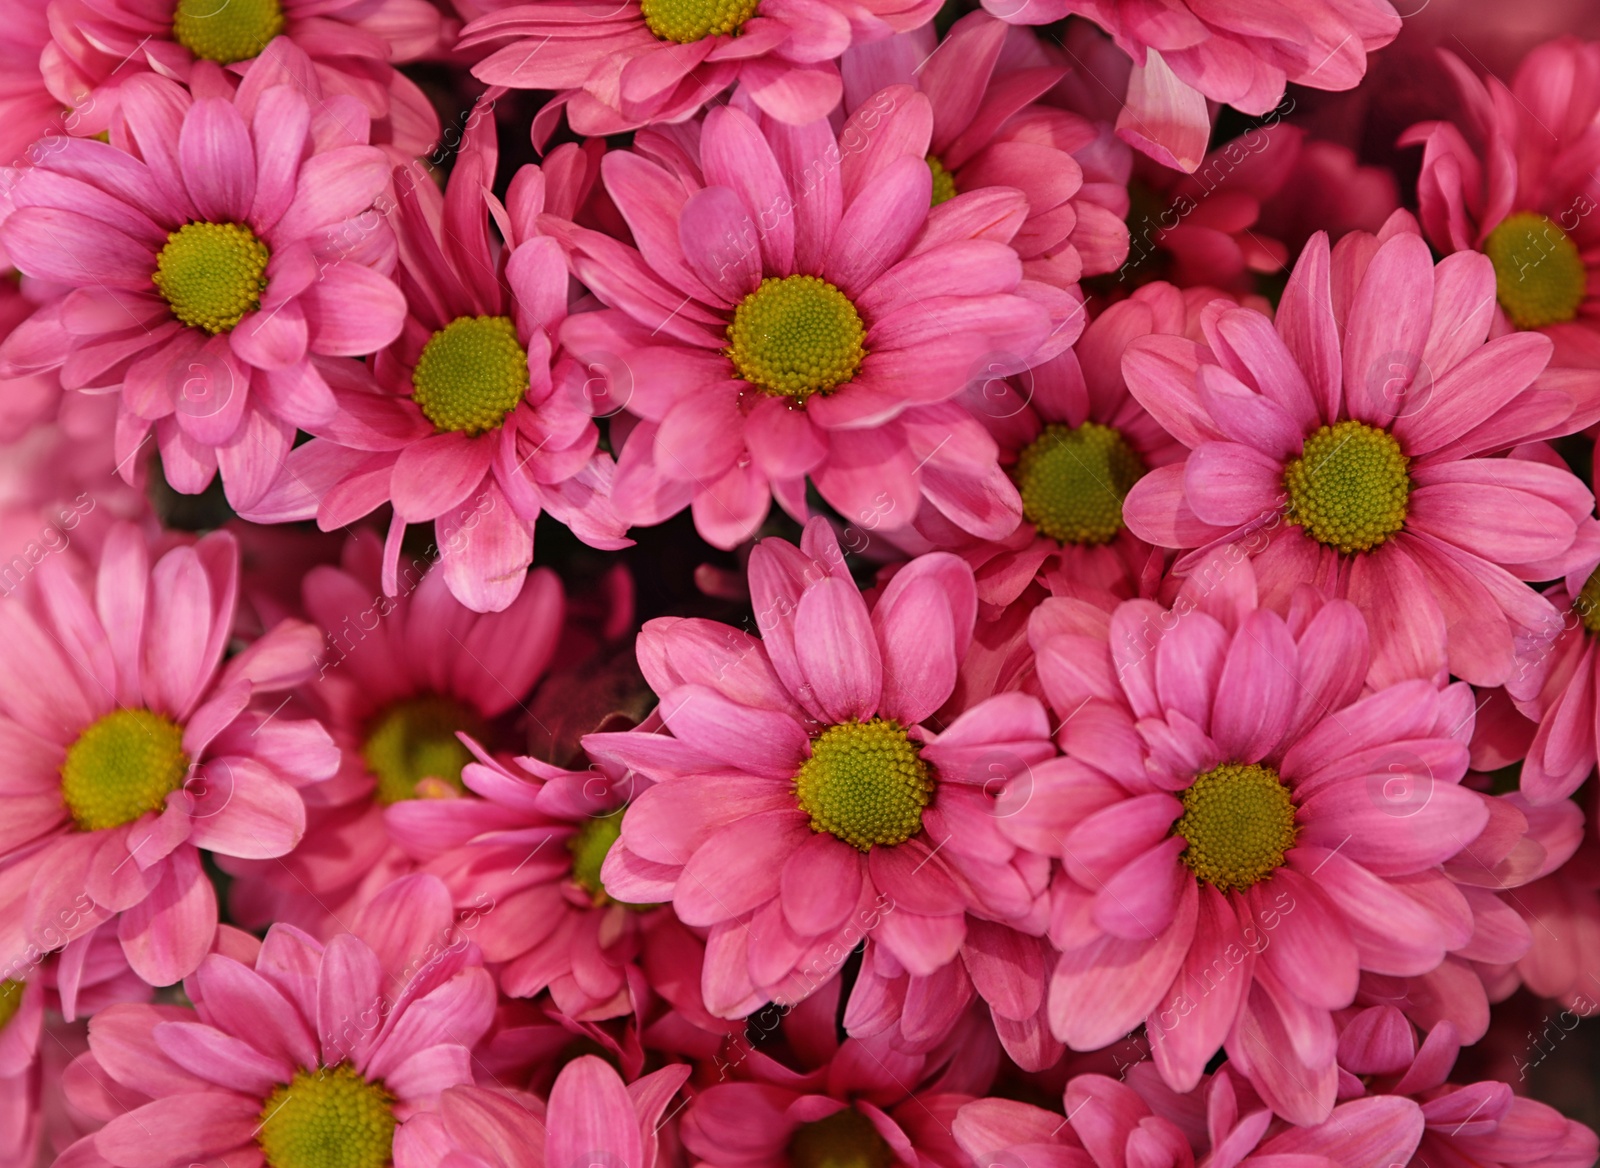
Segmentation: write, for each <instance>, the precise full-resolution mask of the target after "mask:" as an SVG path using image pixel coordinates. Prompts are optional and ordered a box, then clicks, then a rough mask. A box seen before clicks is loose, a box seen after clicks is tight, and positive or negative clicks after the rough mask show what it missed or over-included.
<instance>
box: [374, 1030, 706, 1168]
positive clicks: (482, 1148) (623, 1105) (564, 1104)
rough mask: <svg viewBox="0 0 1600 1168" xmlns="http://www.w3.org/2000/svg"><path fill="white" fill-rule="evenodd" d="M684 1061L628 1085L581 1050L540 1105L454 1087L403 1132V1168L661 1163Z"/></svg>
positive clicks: (398, 1150)
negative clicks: (665, 1134)
mask: <svg viewBox="0 0 1600 1168" xmlns="http://www.w3.org/2000/svg"><path fill="white" fill-rule="evenodd" d="M689 1072H690V1068H689V1067H688V1066H685V1065H683V1064H674V1065H672V1066H666V1067H662V1068H661V1069H660V1070H659V1071H653V1072H651V1073H650V1074H648V1075H643V1076H640V1077H639V1078H637V1079H635V1080H634V1081H633V1082H631V1083H624V1082H623V1080H622V1077H621V1076H620V1075H618V1074H617V1072H616V1071H615V1070H613V1069H612V1068H611V1066H610V1065H609V1064H608V1063H606V1062H605V1060H603V1059H600V1058H596V1057H595V1056H594V1055H592V1054H586V1055H581V1056H579V1057H578V1058H575V1059H573V1060H572V1061H571V1062H569V1063H568V1064H567V1065H566V1066H564V1067H562V1068H561V1073H560V1074H559V1075H557V1076H556V1081H555V1084H554V1085H553V1086H552V1087H551V1089H550V1099H549V1101H548V1102H547V1103H542V1104H541V1103H540V1102H539V1101H538V1100H537V1099H534V1098H533V1097H531V1096H527V1095H524V1094H522V1093H520V1092H512V1091H507V1090H503V1089H501V1090H489V1089H487V1088H484V1087H451V1088H450V1089H449V1090H448V1091H446V1092H444V1094H443V1095H442V1096H440V1099H439V1107H438V1109H437V1110H436V1111H433V1112H429V1113H428V1114H426V1115H419V1116H417V1117H416V1118H415V1119H413V1120H412V1121H411V1122H410V1123H407V1124H406V1125H405V1126H404V1127H402V1128H401V1129H400V1131H399V1132H398V1133H397V1134H396V1137H395V1147H394V1162H395V1168H436V1166H437V1165H440V1164H451V1165H473V1166H474V1168H572V1166H575V1165H580V1164H602V1165H605V1166H606V1168H656V1165H657V1164H658V1163H659V1161H658V1159H657V1153H658V1150H659V1149H661V1146H662V1143H663V1131H662V1129H663V1128H665V1127H667V1126H668V1125H669V1124H674V1123H675V1121H674V1116H675V1115H676V1114H677V1110H678V1109H676V1108H674V1109H673V1110H672V1111H671V1112H669V1111H668V1110H667V1108H668V1105H669V1104H670V1103H671V1102H672V1100H673V1097H674V1096H676V1095H677V1093H678V1088H679V1087H681V1086H682V1085H683V1081H684V1080H685V1079H687V1078H688V1077H689Z"/></svg>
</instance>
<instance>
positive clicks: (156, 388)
mask: <svg viewBox="0 0 1600 1168" xmlns="http://www.w3.org/2000/svg"><path fill="white" fill-rule="evenodd" d="M294 51H295V50H293V49H286V50H285V52H284V54H278V55H277V57H283V56H284V55H285V54H287V53H292V52H294ZM277 57H275V58H272V59H268V58H263V59H262V60H261V61H260V62H258V63H257V64H256V65H254V66H252V68H251V69H250V70H249V71H248V72H247V73H246V76H245V79H244V81H243V83H242V84H241V86H240V89H239V93H238V95H237V97H236V98H235V99H234V100H228V99H226V98H222V97H202V98H198V99H197V98H194V97H191V96H190V94H189V93H188V91H186V90H184V89H182V88H181V87H180V86H178V85H177V84H176V83H175V82H172V81H168V80H165V79H163V78H160V77H156V76H153V75H141V76H139V77H136V78H133V79H132V80H130V81H128V82H127V83H126V84H125V85H124V86H123V87H122V103H121V117H120V120H119V122H118V123H117V127H116V130H117V133H116V136H115V143H114V144H113V145H106V144H105V143H101V142H95V141H90V140H83V139H71V140H67V141H64V142H62V143H61V144H60V148H59V149H58V150H56V151H54V152H52V153H50V154H49V155H48V156H47V157H45V158H44V159H42V160H41V161H40V162H39V163H38V164H37V165H36V166H34V167H33V168H31V169H29V170H28V171H26V172H25V173H24V174H23V175H22V177H21V178H20V180H19V181H18V183H17V187H16V190H15V191H14V192H13V196H12V198H13V201H14V202H15V204H16V210H15V211H14V212H13V213H12V214H11V215H10V217H9V218H8V219H6V221H5V223H4V225H3V226H0V243H3V245H4V247H5V249H6V251H7V252H8V253H9V254H10V256H11V258H12V260H13V261H14V262H15V263H16V265H17V266H18V268H20V269H21V270H22V271H23V272H24V273H26V274H27V275H29V276H32V277H35V278H36V279H39V280H43V281H48V282H50V283H53V284H56V285H60V286H62V287H63V288H64V289H67V290H68V291H67V294H66V295H65V296H63V297H62V298H61V299H58V300H56V301H53V302H52V303H50V304H48V305H46V306H45V307H43V308H41V309H40V310H39V311H38V312H37V313H35V314H34V316H33V317H32V318H31V319H30V320H29V321H27V322H26V323H24V324H22V325H20V326H19V327H18V328H17V329H16V330H15V331H14V332H12V333H11V335H10V336H9V337H7V338H6V340H5V343H4V344H3V345H0V373H4V374H6V375H10V376H15V375H19V374H31V373H36V372H39V371H41V370H46V369H52V368H55V367H58V366H59V367H60V370H61V381H62V384H63V385H64V386H65V387H66V388H67V389H69V390H86V391H90V392H113V391H120V393H121V403H122V408H121V412H120V414H119V415H118V419H117V449H116V453H117V458H118V469H119V470H120V471H121V473H122V474H123V476H124V477H125V478H128V479H129V481H132V479H133V477H134V476H135V475H136V474H137V473H138V472H139V470H140V469H141V467H142V463H141V461H140V460H138V459H137V458H136V457H135V455H136V452H137V451H138V450H139V448H140V446H141V445H142V444H143V443H144V442H145V441H146V440H147V438H148V436H149V434H150V432H151V431H152V430H154V432H155V438H156V442H157V445H158V446H159V447H160V450H161V459H162V468H163V470H164V472H165V474H166V477H167V480H168V481H169V482H170V483H171V484H172V485H173V486H174V487H175V488H176V489H178V490H179V491H182V492H185V493H189V494H193V493H197V492H199V491H201V490H203V489H204V488H205V486H206V484H207V483H209V482H210V481H211V479H212V477H213V476H214V475H215V474H216V473H217V472H218V470H219V468H220V470H221V473H222V479H223V486H224V488H225V490H226V491H227V494H228V499H229V501H230V502H231V503H232V504H233V505H234V507H235V508H237V509H241V510H243V509H247V508H248V507H249V506H250V505H251V504H253V503H255V502H256V501H257V500H258V499H260V498H261V497H262V496H263V495H264V494H265V493H266V492H267V490H268V488H269V487H270V486H271V485H272V482H273V480H274V479H275V478H276V477H277V476H278V474H279V473H280V470H281V468H282V463H283V459H284V456H285V455H287V454H288V452H289V449H290V446H291V444H292V443H293V440H294V434H295V429H296V427H299V426H306V425H314V424H316V423H319V422H323V421H326V420H327V419H328V418H329V417H331V416H332V414H333V412H334V409H335V403H334V397H333V394H332V391H331V390H329V388H328V386H327V383H326V382H325V381H324V380H323V378H322V376H321V374H320V373H319V372H318V371H317V368H316V367H315V366H314V365H313V364H312V363H311V356H312V355H313V354H323V355H336V356H355V355H361V354H365V353H369V352H372V351H373V350H374V349H377V348H380V347H382V346H383V345H386V344H388V343H389V342H390V341H392V340H393V339H394V338H395V336H396V334H397V333H398V332H399V329H400V326H401V322H402V320H403V318H404V314H405V301H404V298H403V297H402V296H401V294H400V290H399V289H398V288H396V287H395V286H394V284H393V283H391V282H390V281H389V279H388V277H387V276H386V275H384V274H383V273H384V272H385V271H387V270H388V269H389V267H390V266H391V265H392V264H393V257H394V243H393V239H392V238H391V236H390V235H389V231H388V228H387V226H386V225H385V224H384V223H383V221H382V219H381V217H378V216H376V215H375V214H373V213H371V212H370V208H371V206H372V202H373V200H374V199H375V198H376V197H377V196H378V195H379V193H380V192H381V191H382V190H383V189H384V187H385V186H386V185H387V183H388V167H387V165H386V164H385V161H384V157H383V154H382V152H381V151H379V150H378V149H377V148H375V147H372V146H367V145H364V144H358V143H352V142H351V141H350V138H349V133H350V131H349V130H348V128H347V126H348V121H349V119H348V118H341V117H340V116H339V115H337V114H336V113H330V112H328V111H327V110H314V109H313V107H312V105H311V104H310V103H309V102H308V101H307V98H306V96H305V93H304V91H303V89H302V88H301V87H300V86H298V85H291V84H288V82H289V81H290V80H291V78H290V75H289V74H288V73H287V72H285V71H284V67H283V66H280V65H279V64H278V63H277ZM313 96H315V95H314V94H313ZM119 147H121V149H119ZM364 213H365V215H366V217H365V218H363V215H364Z"/></svg>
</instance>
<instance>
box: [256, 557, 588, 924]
mask: <svg viewBox="0 0 1600 1168" xmlns="http://www.w3.org/2000/svg"><path fill="white" fill-rule="evenodd" d="M382 555H383V551H382V547H381V545H380V544H379V542H378V540H377V538H376V537H375V536H373V535H372V534H371V533H370V532H365V533H362V534H361V535H359V536H357V537H355V538H353V539H351V540H350V541H349V542H348V543H346V545H345V549H344V557H343V562H342V564H341V565H340V566H338V567H334V566H331V565H324V566H321V567H317V568H313V569H312V570H311V571H310V572H308V573H307V574H306V577H305V582H304V585H303V589H302V591H303V599H304V604H305V610H306V612H307V614H309V616H310V617H311V619H312V620H313V621H315V622H316V624H317V625H318V626H320V630H321V637H322V640H323V642H324V645H323V646H322V647H321V649H322V664H321V667H320V669H319V670H318V672H317V675H316V678H315V680H314V681H312V682H311V683H310V684H309V685H307V686H306V687H305V688H304V689H303V690H302V691H301V692H300V693H299V695H298V696H299V698H300V699H301V700H302V701H303V702H304V705H305V707H306V708H307V709H309V710H311V711H313V712H314V713H315V714H316V715H317V716H318V717H319V718H320V719H321V720H322V722H323V723H324V724H326V726H327V727H328V730H329V732H330V733H331V734H332V736H333V740H334V742H335V743H336V744H337V745H338V749H339V757H340V762H339V767H338V773H337V774H336V775H335V776H334V778H333V779H331V780H330V781H329V782H327V783H325V784H322V785H320V786H319V787H318V788H317V789H316V790H315V791H312V792H308V793H307V795H308V805H307V823H306V837H305V839H304V841H303V842H302V843H301V844H300V846H299V847H298V848H296V849H295V850H294V852H293V853H292V854H290V855H288V856H285V857H283V858H282V859H281V860H275V861H273V862H272V863H269V864H257V863H238V862H235V861H231V860H230V861H226V864H227V867H228V870H229V871H230V872H233V873H234V874H236V875H238V876H240V877H241V879H240V880H237V881H235V883H234V886H233V889H234V897H235V901H234V909H235V912H236V913H242V914H243V917H244V918H245V919H247V920H249V921H250V922H251V923H258V922H259V923H262V924H265V923H266V922H268V921H272V920H281V919H287V920H291V921H293V922H294V923H296V924H298V925H300V926H301V927H303V928H306V929H309V930H310V931H312V932H315V933H318V934H319V935H320V934H323V933H325V932H326V931H327V930H328V929H329V928H332V927H335V925H336V923H337V920H336V918H337V917H339V916H343V915H344V914H345V912H347V911H351V910H353V909H355V908H359V907H360V905H361V904H363V903H365V901H366V900H368V899H370V897H371V896H372V894H373V893H375V892H376V891H377V890H378V889H381V888H382V887H383V886H384V884H385V883H387V882H388V881H389V880H391V879H393V878H394V877H395V876H396V875H399V874H400V873H403V872H406V871H409V870H410V869H411V868H412V866H413V865H412V863H411V861H410V860H409V858H408V857H406V855H405V854H404V853H403V852H402V851H401V850H400V849H399V848H398V847H396V846H395V845H394V843H393V842H392V841H391V840H390V838H389V831H388V828H387V827H386V825H385V822H384V814H383V812H384V808H385V807H387V806H389V805H391V804H394V803H398V802H401V801H403V800H406V799H416V798H448V797H452V796H455V795H459V794H461V793H462V791H463V789H464V788H463V785H462V780H461V773H462V768H463V767H465V766H466V765H467V764H468V763H470V762H472V761H473V755H472V753H471V752H470V751H469V750H468V748H467V746H466V745H464V744H463V743H462V741H461V740H460V738H459V737H458V736H457V735H458V734H460V733H465V734H469V735H471V736H472V737H473V738H474V739H475V740H476V741H478V742H481V743H483V744H484V745H485V746H486V747H487V748H488V749H490V750H493V751H496V752H498V751H500V750H501V749H503V748H506V747H513V748H514V747H515V745H516V743H517V738H516V737H515V736H514V735H510V734H509V732H508V723H509V722H510V721H511V720H512V719H513V718H514V717H515V716H516V715H518V714H520V713H521V712H523V711H524V710H525V709H526V705H525V703H526V702H527V700H528V695H529V693H530V692H531V691H532V689H533V687H534V684H535V683H536V682H537V681H538V679H539V678H540V677H541V676H542V675H543V673H544V670H545V667H546V666H547V665H548V664H549V662H550V660H551V657H552V656H553V654H554V653H555V651H556V646H557V643H558V641H559V639H560V637H561V629H562V615H563V609H564V603H563V599H562V593H561V584H560V581H558V580H557V579H556V577H555V574H554V573H552V572H551V571H550V570H549V569H548V568H541V569H539V570H538V571H536V572H534V573H533V574H532V575H531V576H530V577H529V578H528V583H527V586H526V587H525V588H523V590H522V592H521V594H520V595H519V596H518V597H517V599H516V600H515V601H514V602H513V603H512V605H511V607H509V608H508V609H506V610H505V611H504V612H500V613H490V614H487V615H479V614H478V613H475V612H473V611H472V610H470V609H468V608H466V607H464V606H463V605H462V604H461V603H460V602H459V601H457V600H456V599H455V598H454V597H453V596H451V595H450V591H449V589H448V587H447V586H446V584H445V580H444V575H443V573H442V571H441V570H440V569H439V568H438V567H437V566H432V567H430V566H429V565H428V564H426V563H422V564H420V565H414V566H412V567H408V569H407V571H406V572H405V573H404V575H403V576H402V578H401V590H400V594H399V595H398V596H396V597H392V598H391V597H389V596H386V595H385V593H384V590H383V587H382V584H381V582H380V576H381V571H380V567H379V564H380V560H381V557H382ZM477 805H479V806H481V804H477ZM342 906H349V908H348V909H346V908H344V907H342ZM330 913H331V915H330Z"/></svg>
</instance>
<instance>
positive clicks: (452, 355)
mask: <svg viewBox="0 0 1600 1168" xmlns="http://www.w3.org/2000/svg"><path fill="white" fill-rule="evenodd" d="M411 386H412V390H411V399H412V400H413V401H415V402H416V403H417V408H418V409H420V410H421V411H422V415H423V417H425V418H427V419H428V421H430V422H432V423H433V427H434V429H435V430H437V431H439V432H440V433H441V434H444V433H451V432H457V433H463V434H466V435H468V436H476V435H478V434H482V433H484V432H486V431H488V430H493V429H495V428H496V427H498V426H499V425H500V424H501V423H502V422H504V421H505V419H506V415H507V414H509V413H510V412H511V411H512V410H514V409H516V408H517V406H518V405H519V404H521V402H522V399H523V398H524V397H525V396H526V395H527V393H528V352H527V350H526V349H524V348H523V347H522V344H521V342H520V341H518V340H517V328H516V325H514V324H513V323H512V322H511V320H510V319H509V318H507V317H504V316H461V317H457V318H456V319H455V320H453V321H451V322H450V323H449V324H447V325H445V326H444V328H442V329H440V330H439V331H438V332H436V333H434V334H433V336H431V337H430V338H428V343H427V344H426V345H424V346H423V348H422V356H421V357H419V358H418V359H417V367H416V368H415V369H414V370H412V373H411Z"/></svg>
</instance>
